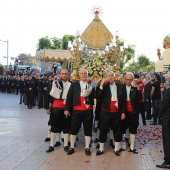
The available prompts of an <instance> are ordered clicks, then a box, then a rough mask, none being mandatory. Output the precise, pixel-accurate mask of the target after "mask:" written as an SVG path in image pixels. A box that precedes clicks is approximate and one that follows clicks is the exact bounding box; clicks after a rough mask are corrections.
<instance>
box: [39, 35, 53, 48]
mask: <svg viewBox="0 0 170 170" xmlns="http://www.w3.org/2000/svg"><path fill="white" fill-rule="evenodd" d="M50 47H51V40H50V39H49V38H48V36H46V37H43V38H40V39H39V40H38V44H37V48H38V50H40V49H41V50H42V49H49V48H50Z"/></svg>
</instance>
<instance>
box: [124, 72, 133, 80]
mask: <svg viewBox="0 0 170 170" xmlns="http://www.w3.org/2000/svg"><path fill="white" fill-rule="evenodd" d="M127 75H131V76H132V78H133V79H134V75H133V73H131V72H127V73H126V74H125V77H126V76H127Z"/></svg>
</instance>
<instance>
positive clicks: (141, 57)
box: [138, 54, 149, 67]
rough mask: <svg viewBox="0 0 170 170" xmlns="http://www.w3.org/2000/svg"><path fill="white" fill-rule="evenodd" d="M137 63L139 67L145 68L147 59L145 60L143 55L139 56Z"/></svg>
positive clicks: (147, 62)
mask: <svg viewBox="0 0 170 170" xmlns="http://www.w3.org/2000/svg"><path fill="white" fill-rule="evenodd" d="M138 62H139V65H141V66H143V67H145V66H147V65H149V58H147V57H146V56H145V55H144V54H141V55H140V56H138Z"/></svg>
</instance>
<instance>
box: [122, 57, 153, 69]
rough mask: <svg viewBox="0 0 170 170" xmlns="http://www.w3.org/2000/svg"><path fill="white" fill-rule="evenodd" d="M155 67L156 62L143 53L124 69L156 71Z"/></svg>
mask: <svg viewBox="0 0 170 170" xmlns="http://www.w3.org/2000/svg"><path fill="white" fill-rule="evenodd" d="M154 69H155V63H154V62H153V61H149V58H147V57H146V56H145V55H144V54H141V55H140V56H139V57H138V61H137V62H133V63H131V64H130V65H129V66H128V67H126V68H125V69H124V71H130V72H150V71H154Z"/></svg>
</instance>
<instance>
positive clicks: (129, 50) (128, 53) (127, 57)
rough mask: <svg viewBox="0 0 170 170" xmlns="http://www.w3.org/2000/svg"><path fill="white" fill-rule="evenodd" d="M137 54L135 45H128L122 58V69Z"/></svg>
mask: <svg viewBox="0 0 170 170" xmlns="http://www.w3.org/2000/svg"><path fill="white" fill-rule="evenodd" d="M134 54H135V48H134V46H133V45H128V47H127V48H126V51H125V53H124V55H123V56H122V57H121V58H120V69H121V70H122V69H123V68H124V67H125V64H126V63H128V61H130V60H131V59H132V58H133V57H134Z"/></svg>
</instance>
